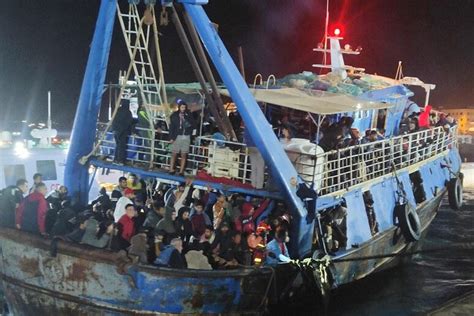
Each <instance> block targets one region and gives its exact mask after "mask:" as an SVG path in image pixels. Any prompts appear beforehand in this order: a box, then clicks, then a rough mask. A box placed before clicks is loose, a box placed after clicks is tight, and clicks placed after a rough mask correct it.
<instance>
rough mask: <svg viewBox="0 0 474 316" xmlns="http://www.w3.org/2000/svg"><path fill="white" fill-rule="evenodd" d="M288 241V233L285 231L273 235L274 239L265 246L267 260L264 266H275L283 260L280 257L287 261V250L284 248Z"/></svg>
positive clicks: (280, 230)
mask: <svg viewBox="0 0 474 316" xmlns="http://www.w3.org/2000/svg"><path fill="white" fill-rule="evenodd" d="M289 241H290V238H289V237H288V232H287V231H286V230H285V229H279V230H278V231H277V232H276V234H275V239H273V240H272V241H270V242H269V243H268V244H267V253H268V255H267V258H266V261H265V264H266V265H270V266H275V265H277V264H278V263H279V262H282V261H281V259H283V258H282V257H281V256H283V257H286V258H288V259H289V254H288V248H286V244H285V243H287V242H289Z"/></svg>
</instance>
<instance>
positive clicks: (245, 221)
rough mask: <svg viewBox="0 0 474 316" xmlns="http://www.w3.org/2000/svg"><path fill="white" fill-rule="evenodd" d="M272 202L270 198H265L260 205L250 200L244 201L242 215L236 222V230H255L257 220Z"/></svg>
mask: <svg viewBox="0 0 474 316" xmlns="http://www.w3.org/2000/svg"><path fill="white" fill-rule="evenodd" d="M270 202H271V200H270V199H265V200H263V202H262V203H261V204H260V205H259V206H255V205H254V204H252V203H249V202H246V203H244V204H243V205H242V211H241V215H240V217H239V218H237V219H236V220H235V222H234V226H235V230H236V231H238V232H241V233H242V232H243V233H246V234H251V233H253V232H255V220H256V219H257V218H258V217H259V216H260V215H261V214H262V213H263V212H264V211H265V209H266V208H267V207H268V205H269V204H270Z"/></svg>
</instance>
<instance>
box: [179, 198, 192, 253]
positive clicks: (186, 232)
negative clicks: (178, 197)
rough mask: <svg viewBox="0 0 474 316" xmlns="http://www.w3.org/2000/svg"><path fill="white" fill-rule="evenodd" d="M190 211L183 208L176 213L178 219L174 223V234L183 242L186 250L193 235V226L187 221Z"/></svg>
mask: <svg viewBox="0 0 474 316" xmlns="http://www.w3.org/2000/svg"><path fill="white" fill-rule="evenodd" d="M190 212H191V210H190V208H189V207H186V206H183V207H181V208H180V209H179V211H178V217H177V218H176V221H175V228H176V233H177V234H178V236H179V237H180V238H181V239H182V240H183V245H184V247H185V248H186V247H187V246H188V244H189V240H190V239H191V236H192V235H193V224H192V223H191V220H190V219H189V214H190Z"/></svg>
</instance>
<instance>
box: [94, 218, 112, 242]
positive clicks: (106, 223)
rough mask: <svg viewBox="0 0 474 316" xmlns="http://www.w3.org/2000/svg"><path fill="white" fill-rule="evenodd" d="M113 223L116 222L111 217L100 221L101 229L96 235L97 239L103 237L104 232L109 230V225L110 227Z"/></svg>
mask: <svg viewBox="0 0 474 316" xmlns="http://www.w3.org/2000/svg"><path fill="white" fill-rule="evenodd" d="M113 223H114V221H113V220H111V219H107V220H105V221H102V222H100V223H99V230H98V231H97V234H95V237H96V238H97V239H101V238H102V236H104V234H105V233H106V232H107V227H109V226H110V225H112V224H113Z"/></svg>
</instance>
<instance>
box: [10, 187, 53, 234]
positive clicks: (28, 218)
mask: <svg viewBox="0 0 474 316" xmlns="http://www.w3.org/2000/svg"><path fill="white" fill-rule="evenodd" d="M47 192H48V189H47V188H46V185H45V184H44V183H42V182H41V183H38V184H36V189H35V191H34V192H33V193H31V194H30V195H28V196H27V197H26V198H25V199H24V200H23V201H22V202H21V204H20V206H19V207H18V208H17V210H16V220H15V222H16V227H17V228H18V229H21V230H25V231H29V232H32V233H39V234H42V235H44V234H46V212H47V211H48V202H47V201H46V198H45V195H46V193H47Z"/></svg>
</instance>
